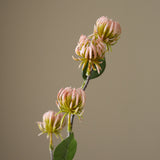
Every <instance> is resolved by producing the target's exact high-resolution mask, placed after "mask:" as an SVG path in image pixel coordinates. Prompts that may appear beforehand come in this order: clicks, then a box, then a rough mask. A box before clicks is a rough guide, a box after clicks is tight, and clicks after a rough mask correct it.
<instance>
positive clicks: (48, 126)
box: [37, 111, 66, 135]
mask: <svg viewBox="0 0 160 160" xmlns="http://www.w3.org/2000/svg"><path fill="white" fill-rule="evenodd" d="M63 117H64V115H63V114H62V113H59V114H57V113H56V112H54V111H48V112H46V113H44V114H43V121H42V122H37V124H38V127H39V129H40V130H41V132H42V133H40V134H39V135H41V134H43V133H47V134H48V135H50V134H51V133H55V134H56V135H59V134H60V131H61V130H62V128H63V127H64V126H65V124H66V119H64V118H63Z"/></svg>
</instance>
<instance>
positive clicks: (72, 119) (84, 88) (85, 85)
mask: <svg viewBox="0 0 160 160" xmlns="http://www.w3.org/2000/svg"><path fill="white" fill-rule="evenodd" d="M90 75H91V74H90ZM90 75H89V76H87V79H86V80H85V81H84V83H83V84H82V89H83V90H84V91H85V90H86V88H87V86H88V83H89V80H90ZM74 116H75V115H74V114H72V115H71V123H70V124H71V131H72V128H73V121H74ZM69 135H70V134H69Z"/></svg>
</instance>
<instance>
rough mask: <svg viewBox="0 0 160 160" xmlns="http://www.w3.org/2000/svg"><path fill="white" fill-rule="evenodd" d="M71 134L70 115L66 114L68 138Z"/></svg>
mask: <svg viewBox="0 0 160 160" xmlns="http://www.w3.org/2000/svg"><path fill="white" fill-rule="evenodd" d="M71 133H72V124H71V113H69V114H68V136H70V135H71Z"/></svg>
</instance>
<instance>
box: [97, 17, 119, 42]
mask: <svg viewBox="0 0 160 160" xmlns="http://www.w3.org/2000/svg"><path fill="white" fill-rule="evenodd" d="M94 33H95V34H98V36H99V37H101V38H102V39H103V41H104V42H105V43H106V44H109V45H114V44H115V43H116V42H117V41H118V39H119V36H120V34H121V26H120V24H119V23H118V22H116V21H113V20H112V19H108V18H107V17H105V16H102V17H100V18H98V19H97V21H96V25H95V26H94Z"/></svg>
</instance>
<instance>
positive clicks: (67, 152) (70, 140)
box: [54, 133, 77, 160]
mask: <svg viewBox="0 0 160 160" xmlns="http://www.w3.org/2000/svg"><path fill="white" fill-rule="evenodd" d="M76 149H77V142H76V140H75V139H74V134H73V133H71V135H70V136H69V137H67V138H66V139H64V140H63V141H62V142H61V143H60V144H59V145H58V146H57V147H56V149H55V151H54V160H72V159H73V157H74V155H75V153H76Z"/></svg>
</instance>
